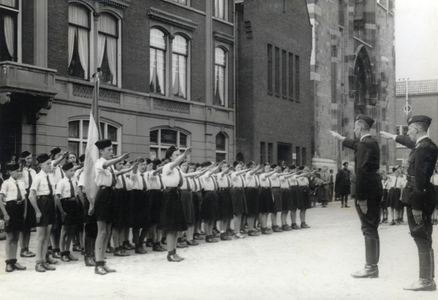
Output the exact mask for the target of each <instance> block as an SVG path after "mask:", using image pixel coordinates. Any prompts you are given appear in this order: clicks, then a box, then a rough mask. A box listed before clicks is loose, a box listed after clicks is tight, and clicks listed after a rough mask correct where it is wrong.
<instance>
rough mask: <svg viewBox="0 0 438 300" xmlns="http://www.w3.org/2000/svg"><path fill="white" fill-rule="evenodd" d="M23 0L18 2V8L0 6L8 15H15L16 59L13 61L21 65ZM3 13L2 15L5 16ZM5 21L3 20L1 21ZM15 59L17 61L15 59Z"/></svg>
mask: <svg viewBox="0 0 438 300" xmlns="http://www.w3.org/2000/svg"><path fill="white" fill-rule="evenodd" d="M22 7H23V6H22V0H17V7H11V6H7V5H3V4H0V10H1V11H2V12H3V11H4V13H6V14H9V15H14V17H15V18H14V25H15V32H14V52H15V57H12V60H11V61H14V62H17V63H21V62H22V36H23V35H22V12H21V10H22ZM4 13H2V14H1V15H3V14H4ZM0 21H3V20H0ZM14 58H15V59H14Z"/></svg>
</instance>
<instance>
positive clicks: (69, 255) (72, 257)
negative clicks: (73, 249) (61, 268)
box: [67, 253, 78, 261]
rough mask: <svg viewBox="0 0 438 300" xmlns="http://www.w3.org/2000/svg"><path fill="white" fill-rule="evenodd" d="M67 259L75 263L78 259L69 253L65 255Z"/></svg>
mask: <svg viewBox="0 0 438 300" xmlns="http://www.w3.org/2000/svg"><path fill="white" fill-rule="evenodd" d="M67 257H68V259H70V260H72V261H77V260H78V259H77V258H76V257H74V256H73V255H71V253H69V254H68V255H67Z"/></svg>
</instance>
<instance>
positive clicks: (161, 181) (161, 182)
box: [157, 175, 164, 190]
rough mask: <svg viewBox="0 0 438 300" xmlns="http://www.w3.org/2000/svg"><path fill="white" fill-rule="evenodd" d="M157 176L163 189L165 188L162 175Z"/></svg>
mask: <svg viewBox="0 0 438 300" xmlns="http://www.w3.org/2000/svg"><path fill="white" fill-rule="evenodd" d="M157 177H158V178H159V179H160V185H161V189H162V190H164V184H163V180H162V179H161V176H160V175H157Z"/></svg>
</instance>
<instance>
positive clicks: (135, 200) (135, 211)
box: [131, 190, 151, 229]
mask: <svg viewBox="0 0 438 300" xmlns="http://www.w3.org/2000/svg"><path fill="white" fill-rule="evenodd" d="M131 197H132V198H131V201H132V216H133V223H132V228H135V229H140V228H150V227H151V201H150V199H149V198H148V196H147V192H146V191H141V190H133V191H132V193H131Z"/></svg>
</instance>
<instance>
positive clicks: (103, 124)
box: [100, 123, 107, 139]
mask: <svg viewBox="0 0 438 300" xmlns="http://www.w3.org/2000/svg"><path fill="white" fill-rule="evenodd" d="M100 132H101V133H102V136H103V138H104V139H107V137H106V136H105V123H100Z"/></svg>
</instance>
